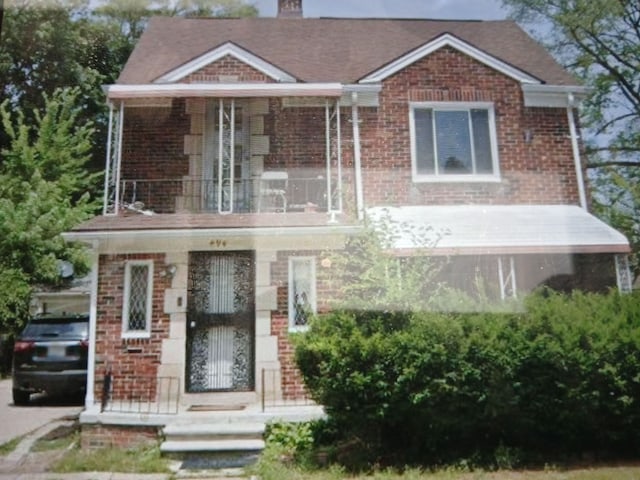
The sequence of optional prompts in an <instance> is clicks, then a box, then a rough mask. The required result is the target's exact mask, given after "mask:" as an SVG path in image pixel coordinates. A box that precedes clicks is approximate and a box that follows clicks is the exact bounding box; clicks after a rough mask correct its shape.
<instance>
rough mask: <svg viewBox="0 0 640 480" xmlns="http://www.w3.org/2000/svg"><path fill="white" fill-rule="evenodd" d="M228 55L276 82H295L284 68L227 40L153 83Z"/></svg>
mask: <svg viewBox="0 0 640 480" xmlns="http://www.w3.org/2000/svg"><path fill="white" fill-rule="evenodd" d="M227 55H230V56H232V57H234V58H236V59H238V60H239V61H241V62H243V63H246V64H247V65H249V66H250V67H253V68H255V69H256V70H258V71H260V72H262V73H264V74H265V75H266V76H268V77H270V78H273V79H274V80H276V81H278V82H295V81H296V79H295V77H292V76H291V75H289V74H288V73H287V72H285V71H284V70H282V69H280V68H278V67H276V66H275V65H273V64H271V63H269V62H265V61H264V60H263V59H261V58H260V57H258V56H256V55H254V54H253V53H251V52H249V51H248V50H245V49H244V48H242V47H240V46H238V45H236V44H234V43H232V42H227V43H225V44H224V45H221V46H219V47H217V48H214V49H213V50H211V51H209V52H207V53H205V54H204V55H200V56H199V57H196V58H195V59H193V60H191V61H190V62H187V63H185V64H184V65H181V66H180V67H178V68H176V69H174V70H171V71H169V72H167V73H165V74H164V75H163V76H161V77H160V78H158V79H157V80H156V81H155V82H154V83H174V82H177V81H179V80H182V79H183V78H185V77H186V76H188V75H190V74H192V73H194V72H197V71H198V70H200V69H201V68H204V67H206V66H207V65H209V64H211V63H213V62H215V61H217V60H220V59H221V58H223V57H226V56H227Z"/></svg>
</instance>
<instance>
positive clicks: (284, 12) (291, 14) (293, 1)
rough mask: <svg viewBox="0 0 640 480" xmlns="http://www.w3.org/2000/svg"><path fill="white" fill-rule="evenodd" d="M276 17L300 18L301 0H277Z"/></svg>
mask: <svg viewBox="0 0 640 480" xmlns="http://www.w3.org/2000/svg"><path fill="white" fill-rule="evenodd" d="M278 17H282V18H302V0H278Z"/></svg>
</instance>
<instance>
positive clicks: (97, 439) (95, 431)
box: [80, 424, 159, 449]
mask: <svg viewBox="0 0 640 480" xmlns="http://www.w3.org/2000/svg"><path fill="white" fill-rule="evenodd" d="M158 440H159V432H158V429H157V428H156V427H141V426H132V427H127V426H121V425H99V424H85V425H82V430H81V432H80V446H81V447H82V449H98V448H110V447H115V448H124V449H127V448H136V447H141V446H145V445H155V444H157V443H158Z"/></svg>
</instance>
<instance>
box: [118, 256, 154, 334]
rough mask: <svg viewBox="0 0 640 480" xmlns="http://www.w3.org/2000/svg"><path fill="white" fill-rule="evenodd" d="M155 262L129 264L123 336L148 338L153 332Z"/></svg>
mask: <svg viewBox="0 0 640 480" xmlns="http://www.w3.org/2000/svg"><path fill="white" fill-rule="evenodd" d="M152 291H153V261H151V260H141V261H131V262H127V264H126V266H125V273H124V301H123V305H122V307H123V308H122V310H123V311H122V336H123V337H148V336H149V334H150V331H151V309H152V295H151V292H152Z"/></svg>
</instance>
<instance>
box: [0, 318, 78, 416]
mask: <svg viewBox="0 0 640 480" xmlns="http://www.w3.org/2000/svg"><path fill="white" fill-rule="evenodd" d="M88 346H89V317H88V316H87V315H43V316H38V317H34V318H33V319H31V320H30V321H29V323H28V324H27V326H26V327H25V328H24V330H23V331H22V333H21V334H20V335H19V336H18V337H17V338H16V340H15V343H14V347H13V403H14V404H15V405H26V404H27V403H29V397H30V396H31V394H32V393H36V392H46V393H47V394H49V395H52V396H58V395H65V396H66V395H78V394H80V393H82V392H85V391H86V388H87V354H88Z"/></svg>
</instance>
